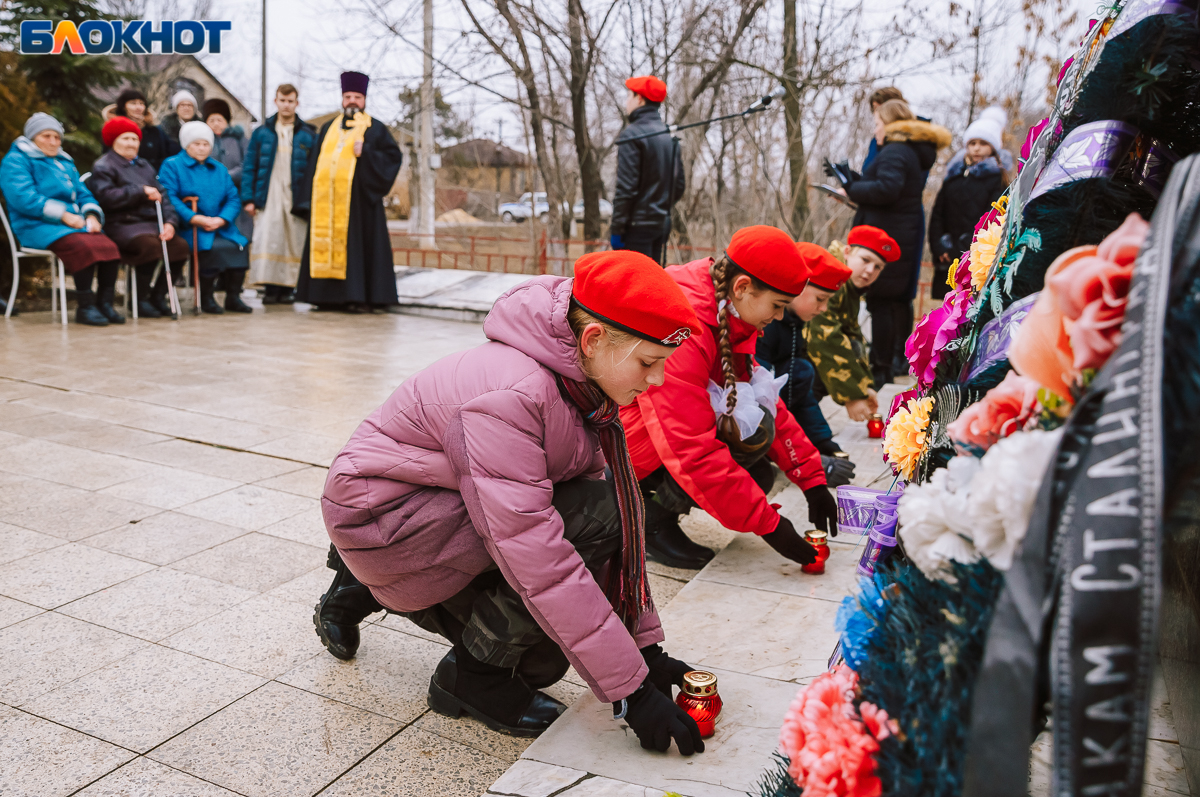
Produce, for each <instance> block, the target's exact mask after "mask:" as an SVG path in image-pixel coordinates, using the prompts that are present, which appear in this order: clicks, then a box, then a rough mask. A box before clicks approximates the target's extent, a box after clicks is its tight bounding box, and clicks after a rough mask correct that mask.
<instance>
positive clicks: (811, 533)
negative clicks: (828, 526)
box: [800, 529, 829, 575]
mask: <svg viewBox="0 0 1200 797" xmlns="http://www.w3.org/2000/svg"><path fill="white" fill-rule="evenodd" d="M828 538H829V535H828V534H826V533H825V532H823V531H821V530H820V529H809V530H808V531H806V532H804V539H805V540H806V541H807V542H808V544H809V545H811V546H812V547H814V548H816V549H817V561H815V562H813V563H812V564H810V565H801V566H800V569H801V570H803V571H804V572H805V573H812V574H813V575H819V574H821V573H824V572H825V560H826V559H828V558H829V540H828Z"/></svg>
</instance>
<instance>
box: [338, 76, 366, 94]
mask: <svg viewBox="0 0 1200 797" xmlns="http://www.w3.org/2000/svg"><path fill="white" fill-rule="evenodd" d="M370 80H371V78H369V77H367V76H366V75H364V74H363V73H362V72H343V73H342V92H343V93H344V92H347V91H357V92H358V93H359V94H363V95H365V94H366V93H367V83H368V82H369V81H370Z"/></svg>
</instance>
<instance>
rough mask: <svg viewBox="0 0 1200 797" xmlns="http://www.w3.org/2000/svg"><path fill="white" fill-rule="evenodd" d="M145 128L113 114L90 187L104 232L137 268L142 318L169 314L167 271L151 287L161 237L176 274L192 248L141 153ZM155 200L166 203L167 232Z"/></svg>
mask: <svg viewBox="0 0 1200 797" xmlns="http://www.w3.org/2000/svg"><path fill="white" fill-rule="evenodd" d="M141 136H142V130H141V129H140V128H139V127H138V126H137V125H136V124H135V123H134V122H133V121H132V120H130V119H126V118H124V117H121V116H117V117H114V118H112V119H110V120H109V121H108V122H106V123H105V125H104V128H103V130H102V131H101V137H102V138H103V139H104V145H105V146H106V147H109V148H110V149H109V150H108V152H106V153H104V154H103V155H101V156H100V158H99V159H98V160H97V161H96V162H95V163H94V164H93V165H92V175H91V177H89V178H88V180H87V185H88V188H89V189H90V190H91V192H92V194H94V195H95V197H96V201H97V202H98V203H99V204H100V207H101V209H102V210H103V211H104V232H105V233H106V234H107V235H108V237H109V238H111V239H112V240H113V241H114V242H115V243H116V244H117V248H118V249H120V250H121V260H122V261H123V262H125V263H126V264H128V265H130V266H133V267H134V268H136V269H137V290H138V318H161V317H163V316H169V315H171V306H170V303H169V302H168V300H167V280H169V279H171V273H169V272H168V271H167V269H165V268H164V269H163V273H161V274H160V275H159V277H158V280H157V281H156V282H155V283H154V286H153V287H151V285H150V280H151V279H152V278H153V276H154V268H155V265H156V264H157V263H158V262H159V261H160V260H162V241H163V240H165V241H166V242H167V257H168V258H169V260H170V262H171V269H172V270H173V271H174V273H176V274H181V273H183V267H184V265H185V264H186V263H187V259H188V254H189V251H188V247H187V244H186V243H184V241H183V239H182V238H180V237H179V236H177V235H175V230H176V228H178V226H179V215H178V214H177V213H176V212H175V208H174V207H172V206H171V203H170V202H168V201H167V200H166V197H165V196H164V195H163V187H162V185H160V184H159V182H158V178H157V176H156V175H155V169H154V166H153V165H151V164H150V162H149V161H147V160H146V159H145V158H143V157H141V156H140V155H139V154H138V150H139V147H140V146H141ZM155 200H158V201H159V202H160V203H161V205H162V214H163V232H162V234H161V235H160V233H159V230H158V211H157V210H156V209H155V207H154V202H155Z"/></svg>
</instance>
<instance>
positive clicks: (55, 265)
mask: <svg viewBox="0 0 1200 797" xmlns="http://www.w3.org/2000/svg"><path fill="white" fill-rule="evenodd" d="M0 221H3V222H4V234H5V235H7V236H8V248H9V251H11V252H12V267H13V283H12V290H11V291H10V292H9V294H8V308H7V309H6V310H5V311H4V317H5V318H8V317H10V316H11V315H12V310H13V303H14V302H16V301H17V283H18V282H19V281H20V277H21V265H20V264H21V258H23V257H45V258H49V259H50V318H51V319H52V320H53V318H54V313H55V312H57V310H56V304H58V303H61V304H62V325H63V328H64V329H65V328H66V326H67V274H66V270H65V269H64V268H63V263H62V261H61V260H59V259H58V255H56V254H54V253H53V252H51V251H50V250H49V249H30V248H29V247H27V246H21V245H20V244H18V243H17V236H16V235H14V234H13V231H12V226H11V225H10V224H9V223H8V212H7V210H6V209H5V208H4V206H3V205H2V204H0ZM55 279H57V280H58V285H57V286H55V284H54V281H55Z"/></svg>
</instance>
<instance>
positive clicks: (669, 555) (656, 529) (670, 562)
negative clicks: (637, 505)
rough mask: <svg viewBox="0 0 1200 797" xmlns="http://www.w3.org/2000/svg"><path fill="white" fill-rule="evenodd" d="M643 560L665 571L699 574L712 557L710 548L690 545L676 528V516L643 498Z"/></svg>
mask: <svg viewBox="0 0 1200 797" xmlns="http://www.w3.org/2000/svg"><path fill="white" fill-rule="evenodd" d="M645 503H646V558H647V559H649V560H650V561H652V562H658V563H659V564H663V565H666V566H667V567H681V568H683V569H685V570H699V569H700V568H702V567H704V566H705V565H706V564H708V563H709V562H711V561H712V558H713V557H714V556H716V554H714V553H713V552H712V549H711V548H705V547H704V546H703V545H698V544H696V543H694V542H692V540H691V538H689V537H688V535H687V534H686V533H684V531H683V529H682V528H681V527H680V525H679V517H680V516H679V515H678V514H677V513H675V512H672V511H671V510H669V509H667V508H666V507H664V506H663V505H662V504H660V503H658V502H657V501H655V500H654V499H653V498H650V497H647V498H646V502H645Z"/></svg>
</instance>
